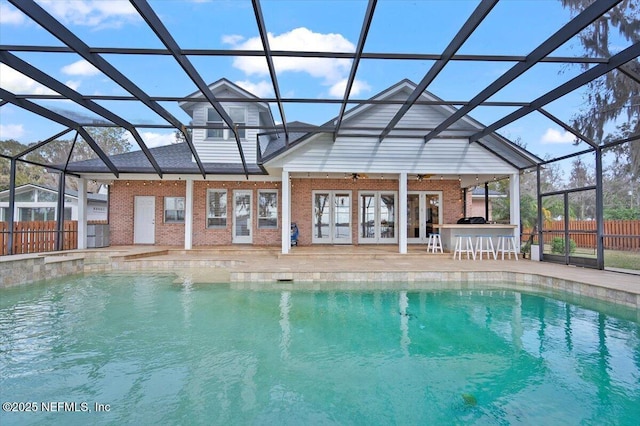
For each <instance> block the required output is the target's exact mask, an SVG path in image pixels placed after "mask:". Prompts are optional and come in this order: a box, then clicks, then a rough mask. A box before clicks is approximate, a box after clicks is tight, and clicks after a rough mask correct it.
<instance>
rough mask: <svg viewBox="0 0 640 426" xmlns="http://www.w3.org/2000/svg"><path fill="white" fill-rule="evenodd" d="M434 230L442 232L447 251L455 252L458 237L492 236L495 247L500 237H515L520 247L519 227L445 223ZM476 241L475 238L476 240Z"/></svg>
mask: <svg viewBox="0 0 640 426" xmlns="http://www.w3.org/2000/svg"><path fill="white" fill-rule="evenodd" d="M433 227H434V229H438V230H439V231H440V238H441V239H442V248H443V249H444V250H445V251H450V252H453V249H454V248H455V246H456V239H455V236H456V235H471V236H472V237H474V236H476V235H490V236H491V237H492V240H493V245H494V247H495V246H496V245H497V243H498V235H514V236H515V237H516V245H518V241H519V238H518V235H517V234H516V231H517V229H518V225H499V224H493V223H485V224H455V223H444V224H442V225H436V224H434V225H433ZM474 241H475V238H474Z"/></svg>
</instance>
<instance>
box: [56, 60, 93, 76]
mask: <svg viewBox="0 0 640 426" xmlns="http://www.w3.org/2000/svg"><path fill="white" fill-rule="evenodd" d="M61 71H62V72H63V73H65V74H67V75H81V76H90V75H96V74H99V73H100V71H99V70H98V69H97V68H96V67H94V66H93V65H91V64H90V63H89V62H87V61H85V60H84V59H80V60H79V61H77V62H74V63H72V64H69V65H65V66H64V67H62V70H61Z"/></svg>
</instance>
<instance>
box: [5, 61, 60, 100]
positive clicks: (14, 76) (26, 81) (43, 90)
mask: <svg viewBox="0 0 640 426" xmlns="http://www.w3.org/2000/svg"><path fill="white" fill-rule="evenodd" d="M0 86H2V88H3V89H5V90H8V91H9V92H13V93H16V94H20V93H28V94H36V95H53V94H56V92H54V91H53V90H51V89H48V88H47V87H45V86H43V85H41V84H40V83H38V82H36V81H34V80H32V79H30V78H29V77H27V76H26V75H24V74H22V73H20V72H18V71H16V70H14V69H13V68H11V67H9V66H6V65H5V64H0Z"/></svg>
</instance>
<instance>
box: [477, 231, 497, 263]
mask: <svg viewBox="0 0 640 426" xmlns="http://www.w3.org/2000/svg"><path fill="white" fill-rule="evenodd" d="M485 253H486V254H487V259H491V256H493V259H494V260H495V259H497V255H496V251H495V249H494V248H493V240H492V239H491V235H476V256H480V260H482V255H483V254H485Z"/></svg>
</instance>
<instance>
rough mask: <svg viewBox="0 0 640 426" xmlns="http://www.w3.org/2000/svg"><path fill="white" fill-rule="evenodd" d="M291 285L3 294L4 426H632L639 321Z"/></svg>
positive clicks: (145, 281)
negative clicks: (55, 425) (253, 287)
mask: <svg viewBox="0 0 640 426" xmlns="http://www.w3.org/2000/svg"><path fill="white" fill-rule="evenodd" d="M289 287H290V290H288V289H287V290H282V289H280V290H264V291H252V290H235V289H234V288H232V286H230V285H215V284H209V285H204V284H200V285H193V284H190V283H188V282H186V283H176V282H175V277H173V276H168V275H136V276H125V275H115V274H114V275H95V276H87V277H71V278H66V279H64V280H58V281H51V282H48V283H46V284H40V285H34V286H28V287H20V288H13V289H4V290H0V399H1V400H2V403H3V409H5V408H8V409H9V410H22V411H23V412H16V411H3V412H2V413H1V414H0V416H1V417H0V424H2V425H5V426H6V425H12V424H20V425H25V424H64V425H68V424H114V425H121V424H163V425H169V424H219V425H229V424H242V425H244V424H258V425H260V424H270V425H281V424H285V425H325V424H326V425H331V424H336V425H338V424H339V425H351V424H353V425H381V424H406V425H431V424H483V425H484V424H487V425H503V424H505V425H506V424H527V425H532V424H540V425H556V424H557V425H559V424H563V425H564V424H594V425H596V424H597V425H602V424H615V425H626V424H628V425H636V424H638V419H640V325H639V324H638V323H637V322H634V321H633V319H632V318H633V315H634V314H635V311H632V312H630V311H629V310H621V311H618V310H616V308H614V307H609V308H607V309H605V310H604V311H602V312H598V311H596V310H593V309H592V308H590V307H589V304H581V303H580V301H579V300H577V301H576V300H573V299H566V298H565V299H564V300H562V298H561V297H560V298H558V299H554V298H550V297H546V296H541V295H535V294H527V293H523V292H519V291H512V290H504V289H494V290H491V289H482V288H475V289H467V290H450V291H442V290H439V291H403V290H397V289H394V290H389V291H366V290H363V291H351V292H345V291H339V290H335V291H329V290H326V291H301V290H296V287H297V285H296V284H295V283H292V284H290V285H289ZM392 287H394V288H399V289H402V287H403V286H402V284H395V285H393V286H392ZM567 300H571V302H568V301H567ZM11 402H13V403H14V404H13V406H10V407H6V406H5V404H6V403H11ZM19 403H22V405H19ZM96 404H97V405H96ZM47 409H48V410H52V409H54V410H57V411H55V412H52V411H48V412H43V410H47ZM24 410H31V412H24ZM96 410H97V411H96ZM33 411H35V412H33Z"/></svg>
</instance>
